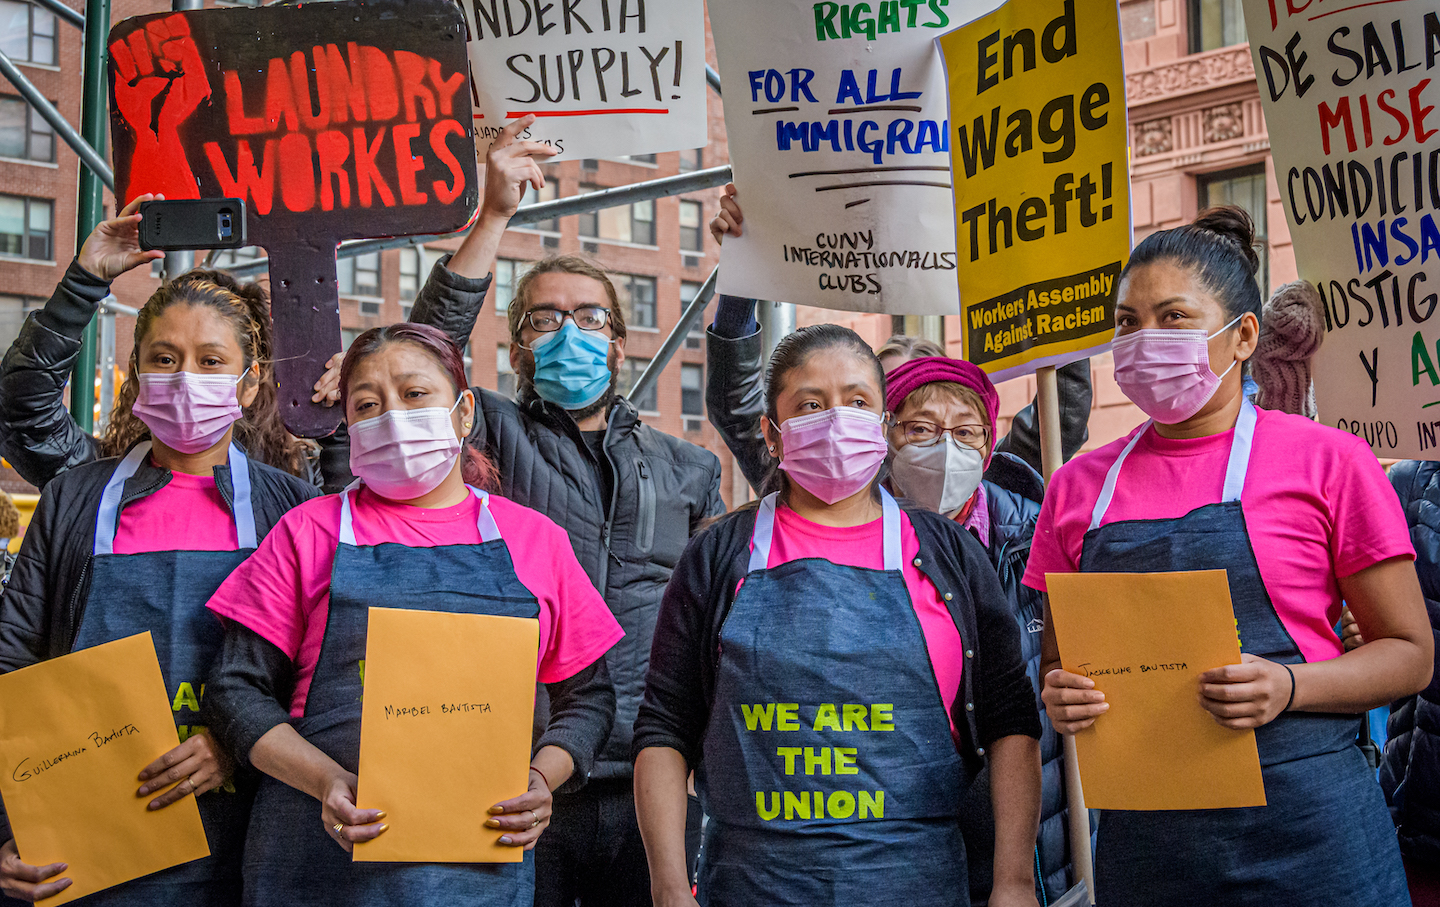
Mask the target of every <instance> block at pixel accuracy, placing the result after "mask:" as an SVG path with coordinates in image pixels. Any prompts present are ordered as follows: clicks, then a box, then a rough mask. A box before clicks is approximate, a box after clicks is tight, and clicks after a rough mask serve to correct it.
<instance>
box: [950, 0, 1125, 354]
mask: <svg viewBox="0 0 1440 907" xmlns="http://www.w3.org/2000/svg"><path fill="white" fill-rule="evenodd" d="M939 43H940V46H941V48H942V51H943V53H944V57H945V67H946V73H947V76H948V78H949V90H950V110H951V117H952V121H953V123H954V129H953V130H952V132H951V142H950V158H951V161H952V162H953V170H954V175H955V207H956V225H957V226H958V228H959V229H958V235H957V245H958V255H959V268H958V276H959V281H960V300H961V304H962V312H961V320H962V322H963V328H962V330H961V336H962V337H963V338H964V349H965V358H966V359H968V360H970V361H971V362H974V363H975V364H977V365H979V366H980V367H981V368H983V369H985V370H986V371H987V372H989V373H990V374H991V376H992V377H993V378H994V379H995V380H997V381H1002V380H1004V379H1006V378H1012V377H1015V376H1016V375H1021V374H1026V373H1029V372H1033V371H1034V370H1035V369H1036V368H1038V367H1040V366H1044V365H1063V364H1064V363H1067V362H1072V361H1074V360H1076V359H1081V358H1083V357H1085V356H1088V355H1090V354H1092V353H1094V352H1098V351H1100V350H1102V349H1104V348H1105V347H1106V346H1107V345H1108V344H1109V342H1110V338H1111V336H1112V335H1113V334H1114V330H1115V291H1116V286H1115V284H1116V281H1117V280H1118V279H1119V276H1120V268H1121V267H1122V266H1123V265H1124V263H1125V258H1126V256H1127V255H1128V254H1129V251H1130V191H1129V175H1128V169H1127V167H1126V146H1127V144H1128V135H1127V129H1126V120H1125V79H1124V73H1123V70H1122V66H1121V59H1120V24H1119V18H1118V14H1117V12H1116V7H1115V4H1114V2H1112V0H1009V2H1008V3H1006V4H1005V5H1004V6H1001V7H1000V8H999V9H997V10H996V11H994V12H993V13H990V14H989V15H987V16H984V17H982V18H980V19H978V20H976V21H974V22H972V23H970V24H969V25H967V26H965V27H964V28H962V29H959V30H957V31H954V32H951V33H950V34H948V35H946V36H944V37H943V38H941V39H940V41H939Z"/></svg>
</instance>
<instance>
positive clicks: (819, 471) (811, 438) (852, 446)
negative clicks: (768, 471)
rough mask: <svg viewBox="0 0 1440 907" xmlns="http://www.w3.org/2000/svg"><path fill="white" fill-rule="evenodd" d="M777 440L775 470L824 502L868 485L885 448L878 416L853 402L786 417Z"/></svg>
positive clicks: (873, 476)
mask: <svg viewBox="0 0 1440 907" xmlns="http://www.w3.org/2000/svg"><path fill="white" fill-rule="evenodd" d="M780 443H781V444H782V445H783V446H784V458H783V459H782V460H781V461H780V468H781V469H783V470H785V472H786V473H787V474H788V475H789V476H790V478H792V479H794V480H795V481H796V482H797V483H799V485H800V487H801V488H803V489H805V490H806V491H808V492H810V493H811V494H813V495H815V497H817V498H819V499H820V500H822V501H824V502H825V503H826V504H834V503H835V502H836V501H843V500H845V499H846V498H848V497H850V496H851V495H852V494H855V493H856V492H858V491H860V490H861V489H862V488H864V487H865V486H866V485H869V484H870V482H871V480H873V479H874V478H875V473H877V472H879V471H880V464H881V463H884V462H885V456H886V454H888V453H889V450H890V446H889V444H888V443H887V442H886V440H885V426H884V424H883V423H882V421H881V419H880V415H879V414H878V413H873V412H870V411H869V410H866V409H858V408H856V407H854V406H837V407H835V408H834V409H827V410H825V411H824V412H819V413H811V414H810V415H808V416H796V417H794V418H793V419H786V420H785V421H784V422H782V423H781V424H780Z"/></svg>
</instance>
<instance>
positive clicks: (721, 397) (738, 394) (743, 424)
mask: <svg viewBox="0 0 1440 907" xmlns="http://www.w3.org/2000/svg"><path fill="white" fill-rule="evenodd" d="M764 356H765V350H764V347H763V344H762V342H761V338H760V334H759V332H756V333H754V334H751V335H750V336H748V337H739V338H729V337H725V336H723V335H721V334H718V333H716V332H715V329H714V328H713V327H712V328H710V329H709V330H708V331H707V332H706V338H705V360H706V364H707V368H708V369H709V372H710V375H709V378H708V380H707V381H706V386H705V411H706V413H708V414H709V417H710V424H711V425H714V426H715V430H716V431H718V432H719V433H720V437H721V439H723V440H724V441H725V446H726V447H728V448H730V453H732V454H733V455H734V456H735V463H736V465H738V466H739V467H740V471H741V472H742V473H744V475H745V479H746V481H748V482H749V483H750V485H751V487H753V488H757V489H758V488H761V487H762V486H763V485H764V483H765V479H766V477H767V476H768V475H769V473H770V468H771V465H772V462H773V461H772V458H771V457H770V453H769V451H768V450H766V447H765V436H764V435H763V434H761V432H760V417H761V416H763V415H765V374H764V372H765V361H764ZM1055 374H1056V380H1057V383H1058V384H1059V388H1060V446H1061V450H1062V452H1063V453H1064V456H1065V459H1067V460H1068V459H1070V458H1071V457H1073V456H1075V454H1076V452H1078V451H1079V450H1080V447H1081V446H1082V445H1083V444H1084V443H1085V439H1086V438H1088V437H1089V436H1090V433H1089V428H1088V425H1089V422H1090V402H1091V399H1092V398H1093V396H1094V391H1093V389H1092V388H1091V386H1090V360H1089V359H1082V360H1080V361H1079V362H1072V363H1070V364H1069V365H1067V366H1064V367H1063V368H1060V369H1057V370H1056V372H1055ZM995 449H996V450H997V451H1000V452H1008V453H1012V454H1014V455H1016V456H1018V457H1019V458H1020V459H1022V460H1024V461H1025V462H1026V463H1028V464H1029V465H1030V467H1031V468H1032V469H1034V470H1039V469H1040V468H1041V467H1040V430H1039V426H1038V425H1037V423H1036V417H1035V404H1034V403H1033V402H1032V403H1031V404H1030V405H1029V406H1027V407H1025V408H1024V409H1022V410H1021V411H1020V412H1019V413H1017V414H1016V415H1015V420H1014V421H1013V422H1012V423H1011V425H1010V433H1009V434H1007V435H1006V436H1005V437H1003V438H1001V439H1000V440H999V442H998V443H997V444H996V445H995ZM997 459H998V458H997ZM994 468H995V466H994V461H992V463H991V470H992V472H987V473H986V475H985V477H986V478H987V479H990V480H991V481H995V482H997V483H999V484H1001V485H1004V484H1005V482H1004V476H1003V475H996V474H994V473H993V470H994ZM1002 468H1003V467H1002Z"/></svg>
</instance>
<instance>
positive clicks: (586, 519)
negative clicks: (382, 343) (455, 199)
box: [410, 260, 725, 778]
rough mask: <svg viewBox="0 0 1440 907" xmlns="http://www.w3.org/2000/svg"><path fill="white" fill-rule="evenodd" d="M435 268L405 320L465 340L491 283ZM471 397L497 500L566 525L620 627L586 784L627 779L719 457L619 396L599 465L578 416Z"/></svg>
mask: <svg viewBox="0 0 1440 907" xmlns="http://www.w3.org/2000/svg"><path fill="white" fill-rule="evenodd" d="M444 265H445V261H443V260H442V261H441V262H438V263H437V264H436V266H435V268H434V270H432V271H431V274H430V278H429V280H427V281H426V283H425V287H424V288H423V289H422V290H421V291H420V295H419V296H418V297H417V298H416V300H415V307H414V308H413V309H412V310H411V313H410V318H411V320H412V321H415V322H419V323H422V324H429V325H433V326H435V327H438V328H440V329H441V330H444V331H445V332H446V333H448V334H449V335H450V336H451V337H452V338H456V339H458V340H459V341H460V342H461V343H462V344H463V343H464V342H465V341H466V340H468V338H469V336H470V332H471V331H472V330H473V329H474V326H475V319H476V316H478V315H479V313H480V307H481V304H482V303H483V302H484V299H485V292H486V290H488V289H489V286H490V278H488V277H486V278H481V279H478V280H477V279H471V278H466V277H462V276H460V275H458V274H455V273H454V272H452V271H450V270H448V269H447V268H445V267H444ZM474 391H475V396H476V401H477V403H478V411H477V414H476V419H475V430H474V433H473V434H471V436H470V440H471V442H472V443H473V444H475V445H476V447H477V448H479V449H481V450H484V451H485V452H486V453H488V454H489V455H490V457H491V459H492V460H493V461H494V462H495V465H496V466H497V467H498V468H499V473H500V488H499V489H498V490H499V493H500V494H502V495H504V496H505V497H507V498H510V499H511V500H513V501H515V502H517V503H519V504H523V505H525V506H526V507H532V508H534V509H536V510H538V511H540V512H541V513H543V514H545V515H546V516H548V517H549V518H550V519H552V520H554V521H555V522H556V523H559V524H560V525H561V526H562V527H564V529H565V531H566V532H567V533H568V534H569V536H570V542H571V544H572V545H574V547H575V556H576V557H577V558H578V559H579V561H580V565H581V566H582V567H584V568H585V572H586V573H587V574H588V575H589V576H590V581H591V582H593V583H594V584H595V588H596V589H598V590H600V594H601V595H602V596H604V598H605V602H606V604H608V605H609V606H610V610H611V611H612V612H613V613H614V614H615V619H616V620H618V621H619V622H620V626H621V628H623V629H624V631H625V638H624V639H622V640H620V642H619V643H617V644H616V645H615V647H614V648H613V649H611V650H610V652H609V653H608V654H607V655H606V661H607V663H608V666H609V671H610V677H611V679H612V680H613V681H614V684H615V695H616V707H615V728H614V731H613V732H612V733H611V735H610V739H609V741H608V742H607V743H606V745H605V749H604V751H603V752H602V753H601V755H600V758H599V760H598V761H597V762H596V765H595V770H594V774H593V776H592V777H595V778H623V777H629V776H630V775H631V773H632V771H633V767H632V765H631V762H630V731H631V727H632V726H633V725H634V722H635V713H636V710H637V709H638V708H639V705H640V697H641V694H642V692H643V691H644V685H645V669H646V666H647V664H648V659H649V655H650V638H651V635H652V634H653V633H654V629H655V617H656V614H657V613H658V612H659V610H660V596H661V594H662V593H663V592H664V591H665V584H666V582H668V581H669V579H670V572H671V571H672V570H673V569H674V568H675V565H676V563H677V562H678V561H679V560H680V555H681V553H682V552H683V551H684V549H685V542H686V540H688V539H689V538H690V535H691V533H693V532H695V531H696V530H697V529H698V528H699V527H700V525H701V524H702V523H703V522H704V521H705V520H706V519H707V518H709V517H712V516H715V515H717V514H720V513H723V512H724V510H725V504H724V502H723V501H722V500H721V498H720V461H719V460H718V459H717V458H716V456H715V455H714V454H712V453H710V452H709V451H708V450H705V449H704V448H703V447H697V446H696V445H694V444H691V443H689V442H688V441H682V440H680V439H679V438H673V437H671V436H669V435H667V434H664V433H663V432H659V431H656V430H655V429H653V428H651V427H650V426H648V425H646V424H644V423H643V422H641V421H640V417H639V414H638V413H637V412H636V411H635V407H633V406H631V405H630V402H629V401H627V400H625V399H624V398H623V397H622V398H617V399H616V400H615V403H614V404H613V405H612V407H611V409H610V412H609V416H608V427H607V429H606V434H605V443H604V452H605V459H606V461H607V462H605V463H601V464H597V463H596V462H595V459H594V457H593V455H592V454H591V453H590V449H589V448H588V447H587V446H586V444H585V441H584V439H583V438H582V436H581V434H580V430H579V428H578V427H577V426H576V424H575V420H574V419H572V418H571V417H570V415H569V414H568V413H566V412H565V411H564V410H562V409H560V408H559V407H557V406H555V405H553V404H550V403H546V402H545V401H543V400H541V399H539V398H538V397H536V396H534V395H533V393H532V394H529V395H527V396H526V397H525V398H524V399H522V400H520V401H518V402H517V401H515V400H510V399H508V398H506V397H502V396H501V395H500V394H497V393H495V392H494V391H490V390H486V389H484V388H474ZM597 465H598V466H599V467H600V468H601V469H605V470H608V474H609V475H610V479H611V486H612V488H613V491H612V493H611V495H610V499H609V500H608V501H607V500H604V499H603V498H604V495H603V492H602V490H601V489H600V488H599V487H598V486H597V483H596V479H595V476H596V466H597ZM538 710H539V705H538V704H537V711H538Z"/></svg>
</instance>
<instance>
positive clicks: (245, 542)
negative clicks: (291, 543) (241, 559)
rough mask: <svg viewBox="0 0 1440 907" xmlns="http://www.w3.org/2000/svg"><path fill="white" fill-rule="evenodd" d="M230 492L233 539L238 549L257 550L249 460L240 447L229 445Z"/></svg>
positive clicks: (257, 540) (258, 543)
mask: <svg viewBox="0 0 1440 907" xmlns="http://www.w3.org/2000/svg"><path fill="white" fill-rule="evenodd" d="M230 490H231V491H232V492H233V493H234V496H235V500H234V501H233V502H232V504H231V508H232V510H233V512H234V514H235V538H236V540H237V541H238V542H239V543H240V544H239V549H240V550H242V551H243V550H244V549H246V548H258V547H260V540H259V538H258V536H257V534H256V532H255V505H254V502H253V501H252V500H251V495H250V458H249V457H247V456H245V451H243V450H241V449H240V445H238V444H233V443H232V444H231V445H230Z"/></svg>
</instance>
